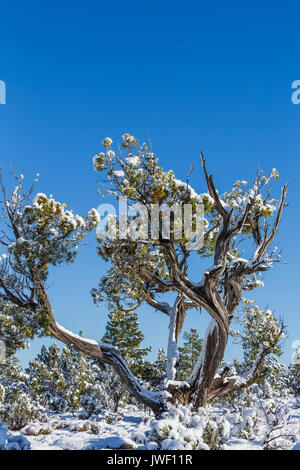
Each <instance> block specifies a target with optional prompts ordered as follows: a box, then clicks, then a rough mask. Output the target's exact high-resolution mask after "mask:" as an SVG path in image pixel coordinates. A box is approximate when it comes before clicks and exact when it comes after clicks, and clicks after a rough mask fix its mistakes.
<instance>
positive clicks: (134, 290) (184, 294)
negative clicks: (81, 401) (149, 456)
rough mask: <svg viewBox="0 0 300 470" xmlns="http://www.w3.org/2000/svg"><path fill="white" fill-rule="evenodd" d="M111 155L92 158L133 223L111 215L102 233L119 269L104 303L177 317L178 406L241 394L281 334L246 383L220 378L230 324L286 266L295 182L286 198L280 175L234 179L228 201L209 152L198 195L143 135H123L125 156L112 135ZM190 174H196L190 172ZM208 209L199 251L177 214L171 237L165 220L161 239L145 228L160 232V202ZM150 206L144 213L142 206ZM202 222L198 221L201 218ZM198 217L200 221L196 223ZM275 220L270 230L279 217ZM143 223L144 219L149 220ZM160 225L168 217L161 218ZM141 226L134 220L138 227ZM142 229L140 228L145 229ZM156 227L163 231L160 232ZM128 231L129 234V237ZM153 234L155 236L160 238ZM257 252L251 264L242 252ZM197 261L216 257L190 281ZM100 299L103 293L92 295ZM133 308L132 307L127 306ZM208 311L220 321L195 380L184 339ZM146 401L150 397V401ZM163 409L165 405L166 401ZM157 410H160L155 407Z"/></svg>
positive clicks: (172, 380) (263, 348) (105, 283)
mask: <svg viewBox="0 0 300 470" xmlns="http://www.w3.org/2000/svg"><path fill="white" fill-rule="evenodd" d="M103 144H104V147H105V151H104V152H101V153H99V154H97V155H95V157H94V159H93V164H94V168H95V170H96V171H98V172H100V173H102V174H104V175H105V177H104V182H106V185H107V187H108V191H109V193H110V194H112V195H114V196H115V197H116V198H117V199H119V200H121V198H125V197H126V198H127V200H126V202H127V204H128V206H129V208H127V214H128V218H129V225H127V226H126V228H125V230H127V232H126V233H127V236H126V237H124V217H123V214H122V213H121V212H120V214H119V216H116V215H113V216H112V217H111V218H108V219H107V221H108V226H107V229H106V234H109V235H110V237H106V238H104V236H103V229H102V228H101V231H100V230H99V231H98V238H99V248H98V253H99V255H100V256H101V257H102V258H103V259H105V260H107V261H109V262H110V263H111V264H112V267H111V268H110V270H109V271H108V273H107V274H106V275H105V276H104V277H103V279H102V280H101V282H100V284H99V288H98V295H99V299H100V300H101V299H102V298H103V293H104V292H105V294H106V295H108V296H110V298H111V300H112V301H116V302H118V303H119V305H120V308H125V307H128V305H129V307H131V308H133V306H134V305H135V306H136V307H137V308H138V307H139V306H140V305H141V304H142V303H143V302H146V303H148V304H149V305H150V306H152V307H153V309H155V310H158V311H160V312H162V313H163V314H164V315H167V316H168V317H169V333H168V334H169V341H168V351H167V378H168V379H169V381H168V382H167V384H166V389H167V390H166V391H167V395H168V399H169V400H170V401H176V400H179V401H181V402H182V403H192V404H193V406H194V407H195V408H197V407H198V406H201V405H204V404H205V403H207V402H208V401H209V400H212V399H215V398H216V397H218V396H222V395H225V394H227V393H230V392H232V391H234V390H235V391H236V390H242V389H243V388H245V387H247V386H249V385H250V384H252V383H254V382H255V381H256V380H257V379H258V377H259V376H260V373H261V370H262V365H263V362H264V359H265V357H266V356H267V355H268V354H269V353H270V351H271V350H272V349H273V348H274V347H275V344H276V343H277V342H278V341H279V339H280V334H279V336H276V335H275V336H274V337H273V339H272V341H274V344H273V343H272V344H271V343H270V342H269V343H267V342H266V341H264V339H263V338H261V342H260V345H259V352H258V354H257V357H256V360H255V361H254V363H253V365H252V367H251V368H250V369H249V370H248V371H247V372H246V373H245V376H244V377H234V378H228V377H226V373H227V370H226V369H224V372H223V373H222V374H221V375H219V374H217V372H218V369H219V367H220V364H221V362H222V359H223V356H224V352H225V348H226V345H227V341H228V334H229V329H230V323H231V320H232V318H233V315H234V312H235V310H236V308H237V306H238V305H239V303H240V302H241V298H242V293H243V290H244V289H245V290H249V289H254V288H255V287H258V286H260V285H261V284H262V282H261V280H260V279H259V275H260V273H261V272H265V271H267V270H268V269H270V268H271V267H272V265H273V263H274V262H276V261H278V260H279V257H280V256H279V254H277V252H276V249H275V250H272V249H271V245H272V242H273V240H274V238H275V236H276V233H277V231H278V227H279V223H280V220H281V216H282V211H283V209H284V206H285V198H286V192H287V185H285V186H284V188H283V189H282V194H281V198H280V200H279V201H278V202H277V201H276V200H275V199H273V198H272V197H271V195H270V188H271V184H272V182H273V181H274V180H277V179H278V177H279V175H278V172H277V170H276V169H273V170H272V171H271V173H270V174H269V175H268V176H264V175H263V174H262V172H259V173H258V174H257V176H256V178H255V180H254V182H253V183H252V184H251V185H249V184H248V183H247V182H245V181H237V182H236V183H234V185H233V188H232V190H231V191H230V192H226V193H224V194H223V195H221V194H220V193H219V192H218V191H217V189H216V187H215V185H214V181H213V178H212V176H211V175H209V174H208V172H207V170H206V163H205V159H204V157H203V155H202V154H201V156H202V164H203V169H204V176H205V180H206V184H207V188H208V192H207V193H203V194H198V193H197V192H196V191H195V190H194V189H193V188H192V187H191V186H190V184H189V180H188V177H187V181H186V182H183V181H180V180H178V179H176V177H175V175H174V173H173V171H172V170H169V171H164V170H163V169H162V168H161V167H160V166H159V165H158V160H157V158H155V156H154V154H153V152H152V149H151V148H148V147H147V145H146V144H142V145H140V144H139V143H138V141H137V140H136V139H135V137H134V136H131V135H129V134H125V135H124V136H123V143H122V150H120V151H119V152H114V151H113V150H112V149H111V145H112V142H111V139H105V140H104V142H103ZM188 176H189V175H188ZM199 203H201V204H202V207H203V208H204V215H205V219H204V235H203V245H202V246H201V247H200V248H199V249H198V250H197V251H195V250H194V251H193V250H192V249H191V244H192V243H193V242H194V241H195V240H194V238H193V237H194V233H192V234H189V233H186V232H184V233H182V236H181V237H178V236H176V231H177V228H178V227H176V223H175V216H174V219H173V220H174V222H173V223H172V222H170V225H169V227H168V228H169V236H165V232H164V229H163V228H162V223H161V222H159V223H158V227H159V228H158V230H157V232H156V234H155V235H156V236H152V237H151V238H149V236H148V233H149V232H148V233H147V230H145V227H143V226H142V224H141V225H138V223H137V221H138V218H139V216H140V215H141V212H143V211H144V213H143V215H144V217H145V213H146V218H147V217H148V219H147V220H148V221H149V227H147V228H149V231H150V232H151V230H152V231H153V222H152V219H151V215H152V214H153V207H154V206H157V205H159V210H160V211H161V213H162V214H163V212H164V211H165V212H166V211H167V210H168V209H169V211H172V210H173V211H174V212H175V209H174V205H175V204H179V205H181V206H183V205H184V204H186V205H190V206H191V207H192V209H193V210H194V214H195V212H196V209H195V207H196V205H197V204H199ZM141 207H142V208H143V209H141ZM195 217H197V212H196V215H195ZM195 217H194V218H192V219H191V220H192V225H193V224H195ZM272 217H273V218H274V222H273V223H272V226H271V227H270V220H271V219H272ZM143 220H144V219H143ZM160 220H161V219H160ZM132 222H133V224H132ZM137 227H138V228H137ZM155 228H156V227H154V229H155ZM121 232H122V236H120V235H121ZM151 234H152V235H153V232H151ZM245 252H246V253H249V256H248V257H247V258H243V257H241V253H245ZM192 256H198V257H199V259H201V258H202V257H206V258H212V263H211V267H210V268H209V269H205V270H204V272H203V273H199V277H198V279H191V278H190V276H189V272H188V264H189V259H190V257H192ZM171 292H173V293H175V294H176V296H175V299H174V302H173V303H172V304H170V303H169V302H168V301H166V300H164V299H161V297H162V296H163V295H164V294H168V299H169V298H170V293H171ZM93 295H94V296H95V295H96V294H95V292H93ZM126 304H127V305H126ZM195 307H196V308H197V307H199V308H203V309H205V310H206V311H207V312H208V314H209V315H210V316H211V322H210V325H209V327H208V330H207V332H206V335H205V338H204V342H203V348H202V352H201V355H200V357H199V360H198V361H197V363H196V365H195V367H194V370H193V372H192V374H191V376H190V378H189V380H188V381H187V382H181V381H180V380H179V381H178V380H176V379H177V376H176V374H177V366H178V358H179V354H178V347H177V342H178V337H179V335H180V332H181V329H182V327H183V324H184V319H185V314H186V311H187V310H188V309H190V308H195ZM142 401H143V398H142ZM160 407H161V408H164V405H163V403H161V404H160ZM154 408H155V406H153V409H154Z"/></svg>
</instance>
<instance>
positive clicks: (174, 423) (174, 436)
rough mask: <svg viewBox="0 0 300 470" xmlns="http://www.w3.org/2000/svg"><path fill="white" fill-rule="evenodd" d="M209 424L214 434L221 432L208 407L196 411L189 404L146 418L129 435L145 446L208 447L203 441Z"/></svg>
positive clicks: (161, 447) (160, 447)
mask: <svg viewBox="0 0 300 470" xmlns="http://www.w3.org/2000/svg"><path fill="white" fill-rule="evenodd" d="M209 425H210V426H211V427H214V428H215V429H216V432H217V433H219V432H220V430H219V426H218V423H216V422H214V421H213V418H212V417H211V415H210V412H209V410H207V409H205V408H199V410H198V411H197V412H193V411H192V410H191V407H190V406H182V405H178V406H177V407H175V406H174V407H171V408H170V409H169V411H168V412H167V413H164V414H163V416H162V419H159V420H156V419H149V420H147V421H146V422H144V423H141V424H140V426H139V427H138V429H137V430H136V431H135V432H134V433H133V434H132V439H133V440H135V441H136V442H139V443H141V444H144V446H145V448H147V449H155V448H156V449H162V450H193V449H195V450H209V449H210V447H209V445H208V444H207V442H206V441H205V439H206V437H208V426H209ZM219 441H221V438H219V440H218V442H219ZM210 444H211V439H210Z"/></svg>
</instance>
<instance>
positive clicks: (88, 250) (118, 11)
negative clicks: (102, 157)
mask: <svg viewBox="0 0 300 470" xmlns="http://www.w3.org/2000/svg"><path fill="white" fill-rule="evenodd" d="M299 14H300V6H299V2H296V1H289V2H266V1H265V2H262V1H259V2H257V1H251V2H247V3H245V2H240V1H235V2H231V1H228V2H221V1H215V2H201V1H187V2H177V1H172V2H170V1H168V0H160V1H159V0H139V1H127V2H124V1H110V2H102V1H99V0H98V1H90V0H86V1H85V2H78V1H76V0H72V1H56V0H54V1H51V2H41V1H30V0H28V1H26V2H25V1H11V2H5V4H4V3H2V5H1V12H0V21H1V26H0V80H4V81H5V82H6V85H7V104H6V105H0V163H1V165H2V166H3V167H4V170H5V171H7V170H8V168H9V164H12V165H13V167H14V169H16V170H17V169H23V170H24V172H25V177H26V178H27V181H28V182H29V181H30V179H31V177H32V176H33V175H34V174H35V173H36V172H39V173H40V174H41V177H40V184H39V190H40V191H42V192H45V193H52V194H53V195H54V196H55V197H56V198H57V199H59V200H63V201H65V202H67V203H68V204H69V206H70V207H71V208H72V209H74V211H76V212H78V213H85V212H86V211H87V210H88V209H89V208H90V207H97V205H98V204H99V202H100V201H99V199H98V196H97V192H96V190H97V175H96V173H95V172H93V170H92V165H91V158H92V156H93V155H94V154H95V153H96V152H98V151H99V149H100V142H101V140H102V138H103V137H106V136H110V137H112V138H113V140H114V141H118V139H120V136H121V134H123V133H124V132H130V133H133V134H134V135H136V136H138V137H140V138H141V139H144V138H145V137H146V136H147V134H148V133H149V134H150V136H151V139H152V143H153V146H154V150H155V151H156V152H157V153H158V155H159V157H160V162H161V164H162V165H163V166H164V167H165V168H170V167H173V168H174V170H175V172H176V174H177V175H178V177H179V178H180V177H181V178H182V177H183V175H185V174H186V172H187V171H188V169H189V167H190V163H191V162H194V164H195V171H194V174H193V178H192V183H193V186H194V187H195V188H196V189H197V190H199V191H203V190H204V181H203V177H202V175H201V167H200V164H199V150H200V149H202V150H203V151H204V152H205V154H206V157H207V161H208V166H209V169H210V170H212V171H213V172H214V174H215V180H216V183H217V184H218V186H219V187H220V189H221V190H225V189H228V188H230V187H231V184H232V182H233V181H234V180H235V179H251V178H252V177H253V175H254V174H255V172H256V169H257V167H258V166H260V167H262V168H264V169H265V170H266V171H268V170H270V169H272V168H273V167H276V168H278V169H279V171H280V176H281V178H280V185H282V184H283V183H284V182H286V181H288V182H289V183H290V189H289V195H288V199H289V203H290V206H289V208H288V209H287V210H286V213H285V215H284V218H283V221H282V225H281V227H280V235H279V236H278V245H279V246H280V247H281V248H282V250H283V257H284V259H285V260H286V261H287V263H288V264H286V265H277V266H275V268H274V269H273V271H272V272H270V273H268V274H267V275H266V276H265V288H264V289H258V290H257V291H256V293H255V296H256V299H257V301H258V303H259V304H260V305H261V306H267V305H269V306H270V307H271V308H274V309H275V310H276V312H277V314H278V315H279V316H281V317H283V318H284V319H285V321H286V323H287V326H288V332H289V337H288V338H287V340H286V344H285V355H284V360H285V361H287V362H289V360H290V358H291V354H292V350H291V343H292V341H293V340H296V339H300V328H299V326H300V319H299V286H298V284H299V266H300V259H299V258H300V257H299V230H300V224H299V169H300V163H299V156H300V155H299V131H300V105H298V106H297V105H293V104H292V102H291V93H292V91H291V83H292V81H294V80H297V79H300V61H299V51H300V35H299V27H300V15H299ZM104 271H105V266H104V264H103V263H102V262H100V260H99V259H98V258H97V257H96V256H95V242H94V239H93V237H90V245H89V246H88V247H84V248H83V249H82V251H81V253H80V256H79V258H78V262H77V263H76V264H75V265H74V266H70V267H66V268H58V269H56V270H55V273H53V274H55V275H53V276H52V277H51V279H50V281H49V285H50V294H51V298H52V300H53V304H54V307H55V313H56V316H57V319H58V321H59V322H60V323H61V324H63V325H64V326H65V327H67V328H70V329H73V330H74V331H78V330H80V329H82V330H83V331H84V333H85V334H86V335H90V336H92V337H94V338H101V337H102V335H103V332H104V327H105V323H106V313H105V312H106V311H105V310H102V309H97V308H96V307H95V306H94V305H93V304H92V302H91V300H90V297H89V291H90V289H91V288H92V287H93V286H95V285H96V283H97V280H98V279H99V278H100V276H101V275H102V274H103V273H104ZM140 318H141V324H142V326H143V327H144V328H145V333H146V344H149V345H152V346H153V349H154V351H155V352H156V351H157V348H158V346H160V345H162V346H165V345H166V340H165V336H164V334H165V333H166V331H167V321H166V319H165V318H163V317H161V314H160V313H153V314H151V313H150V311H149V310H144V309H142V311H141V316H140ZM205 324H206V320H205V319H204V317H203V319H202V318H200V316H199V314H198V313H191V314H190V318H189V322H188V326H198V327H199V328H200V330H201V331H203V328H204V325H205ZM40 344H41V342H40V341H35V342H34V343H33V344H32V346H31V349H30V350H29V351H28V352H25V353H22V354H21V355H20V357H21V358H22V360H23V361H26V360H28V358H30V357H32V355H33V354H36V353H37V351H38V350H39V348H40ZM234 353H235V348H231V349H230V351H229V354H228V357H229V358H230V357H232V355H233V354H234Z"/></svg>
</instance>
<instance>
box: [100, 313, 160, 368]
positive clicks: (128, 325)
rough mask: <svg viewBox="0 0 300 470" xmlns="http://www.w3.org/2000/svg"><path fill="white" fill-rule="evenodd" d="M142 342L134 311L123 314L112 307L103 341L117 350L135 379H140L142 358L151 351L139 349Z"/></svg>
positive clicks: (142, 338)
mask: <svg viewBox="0 0 300 470" xmlns="http://www.w3.org/2000/svg"><path fill="white" fill-rule="evenodd" d="M143 340H144V335H143V333H142V332H141V331H140V330H139V322H138V316H137V313H136V311H132V312H124V311H122V310H121V309H118V308H117V307H114V308H113V309H112V310H111V312H110V313H109V320H108V322H107V326H106V332H105V335H104V337H103V341H104V342H106V343H110V344H112V345H113V346H115V347H116V348H117V349H118V351H119V352H120V354H121V356H122V357H123V359H125V360H126V362H127V364H128V365H129V367H130V369H131V370H132V372H133V373H134V374H135V375H136V376H137V377H141V375H142V373H143V370H144V368H145V360H144V357H145V356H146V355H147V354H148V352H149V351H151V348H142V347H141V343H142V341H143Z"/></svg>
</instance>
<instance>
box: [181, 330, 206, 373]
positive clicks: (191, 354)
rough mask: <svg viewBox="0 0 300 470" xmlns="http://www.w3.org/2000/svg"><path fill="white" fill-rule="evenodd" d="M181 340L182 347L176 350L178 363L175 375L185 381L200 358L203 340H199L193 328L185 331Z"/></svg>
mask: <svg viewBox="0 0 300 470" xmlns="http://www.w3.org/2000/svg"><path fill="white" fill-rule="evenodd" d="M183 338H184V343H183V347H180V348H178V349H179V363H178V370H177V375H178V378H179V379H180V380H187V379H188V378H189V376H190V375H191V373H192V371H193V369H194V367H195V364H196V362H197V360H198V357H199V356H200V353H201V350H202V345H203V339H202V338H200V335H199V334H198V332H197V330H196V329H195V328H191V329H190V330H189V331H185V333H184V335H183Z"/></svg>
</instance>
